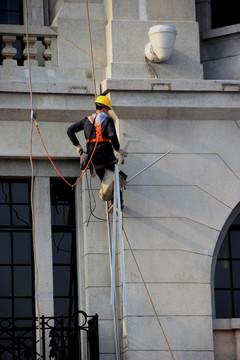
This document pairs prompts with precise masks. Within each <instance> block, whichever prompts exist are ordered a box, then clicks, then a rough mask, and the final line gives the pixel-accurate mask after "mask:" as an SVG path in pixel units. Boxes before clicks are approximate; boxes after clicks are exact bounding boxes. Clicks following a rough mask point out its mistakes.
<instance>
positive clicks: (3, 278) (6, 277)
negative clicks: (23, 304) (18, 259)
mask: <svg viewBox="0 0 240 360" xmlns="http://www.w3.org/2000/svg"><path fill="white" fill-rule="evenodd" d="M11 283H12V279H11V267H10V266H0V296H11V295H12V290H11Z"/></svg>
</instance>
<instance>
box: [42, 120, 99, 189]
mask: <svg viewBox="0 0 240 360" xmlns="http://www.w3.org/2000/svg"><path fill="white" fill-rule="evenodd" d="M35 127H36V129H37V132H38V135H39V137H40V140H41V143H42V145H43V147H44V150H45V152H46V154H47V156H48V159H49V160H50V162H51V164H52V166H53V167H54V169H55V170H56V172H57V173H58V175H59V176H60V177H61V178H62V180H63V181H65V183H66V184H68V185H69V186H70V187H71V188H74V186H76V185H77V183H78V182H79V181H80V180H81V179H82V177H83V175H84V174H85V172H86V171H87V169H88V166H89V164H90V162H91V161H92V157H93V155H94V152H95V150H96V147H97V144H98V139H97V141H96V144H95V146H94V149H93V152H92V155H91V157H90V159H89V161H88V163H87V166H86V167H85V169H84V171H83V172H82V174H81V176H79V178H78V179H77V180H76V181H75V183H74V184H70V183H69V182H68V181H67V180H66V179H65V178H64V176H63V175H62V174H61V173H60V171H59V170H58V169H57V167H56V165H55V164H54V162H53V160H52V158H51V156H50V155H49V152H48V151H47V148H46V146H45V144H44V141H43V138H42V135H41V133H40V130H39V127H38V124H37V123H36V122H35Z"/></svg>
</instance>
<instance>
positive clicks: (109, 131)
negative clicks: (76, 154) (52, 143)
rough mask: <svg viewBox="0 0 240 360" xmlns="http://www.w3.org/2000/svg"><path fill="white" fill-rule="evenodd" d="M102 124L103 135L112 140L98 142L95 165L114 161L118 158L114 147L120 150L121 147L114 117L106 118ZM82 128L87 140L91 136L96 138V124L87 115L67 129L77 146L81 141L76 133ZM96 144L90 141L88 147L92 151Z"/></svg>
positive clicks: (94, 158)
mask: <svg viewBox="0 0 240 360" xmlns="http://www.w3.org/2000/svg"><path fill="white" fill-rule="evenodd" d="M101 126H102V137H103V138H104V139H110V141H111V142H105V141H100V142H98V144H97V147H96V150H95V152H94V155H93V159H92V161H93V164H95V165H100V164H107V163H110V162H112V161H114V160H115V159H116V158H115V155H114V152H113V149H114V150H116V151H118V150H119V148H120V145H119V141H118V137H117V134H116V129H115V126H114V122H113V119H112V118H111V117H106V119H105V120H104V121H103V122H102V124H101ZM82 130H83V131H84V136H85V139H86V140H88V139H89V138H90V136H91V139H95V138H96V128H95V126H94V125H93V124H92V123H91V122H90V120H89V119H88V117H85V118H84V119H83V120H81V121H78V122H76V123H75V124H73V125H71V126H70V127H69V128H68V129H67V134H68V136H69V138H70V140H71V141H72V143H73V145H75V146H77V145H79V141H78V138H77V136H76V133H78V132H79V131H82ZM94 146H95V143H94V142H90V143H89V145H88V147H87V148H88V151H92V150H93V149H94Z"/></svg>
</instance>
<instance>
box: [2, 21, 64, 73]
mask: <svg viewBox="0 0 240 360" xmlns="http://www.w3.org/2000/svg"><path fill="white" fill-rule="evenodd" d="M0 45H1V57H0V66H1V65H2V66H14V67H15V66H28V50H27V36H26V28H25V26H24V25H0ZM28 45H29V46H28V48H29V57H30V61H31V66H45V67H53V66H57V65H58V64H57V33H56V32H55V31H54V30H53V29H52V28H50V27H48V26H30V27H29V32H28Z"/></svg>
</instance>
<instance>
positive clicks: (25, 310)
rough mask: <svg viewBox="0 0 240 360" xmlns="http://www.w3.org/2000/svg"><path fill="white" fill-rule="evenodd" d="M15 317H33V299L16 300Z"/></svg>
mask: <svg viewBox="0 0 240 360" xmlns="http://www.w3.org/2000/svg"><path fill="white" fill-rule="evenodd" d="M14 309H15V316H16V317H20V316H21V317H31V316H32V315H33V313H32V311H33V309H32V299H15V306H14Z"/></svg>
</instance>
